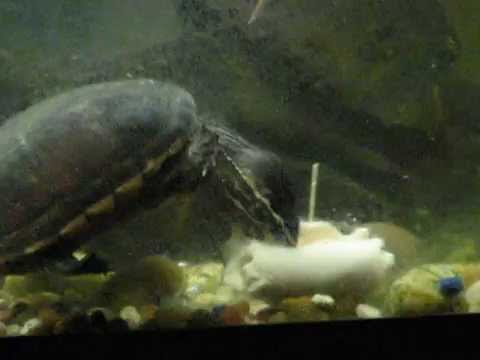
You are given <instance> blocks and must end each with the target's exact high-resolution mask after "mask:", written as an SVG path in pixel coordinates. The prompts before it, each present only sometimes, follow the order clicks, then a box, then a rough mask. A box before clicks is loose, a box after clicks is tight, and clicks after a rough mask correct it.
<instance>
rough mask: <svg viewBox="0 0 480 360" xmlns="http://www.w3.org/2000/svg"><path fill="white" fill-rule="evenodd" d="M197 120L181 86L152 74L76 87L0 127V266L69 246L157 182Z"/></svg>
mask: <svg viewBox="0 0 480 360" xmlns="http://www.w3.org/2000/svg"><path fill="white" fill-rule="evenodd" d="M199 127H200V124H199V122H198V121H197V117H196V105H195V102H194V99H193V98H192V96H191V95H190V94H189V93H188V92H187V91H185V90H184V89H182V88H180V87H178V86H176V85H174V84H170V83H164V82H159V81H154V80H149V79H140V80H127V81H118V82H108V83H100V84H94V85H88V86H84V87H81V88H77V89H74V90H71V91H69V92H66V93H63V94H60V95H58V96H55V97H53V98H50V99H47V100H44V101H42V102H40V103H38V104H36V105H33V106H32V107H30V108H28V109H27V110H26V111H24V112H22V113H19V114H18V115H16V116H14V117H12V118H10V119H9V120H7V122H6V123H4V124H3V126H2V127H0V194H2V196H1V197H0V217H1V219H2V222H0V271H3V272H21V271H22V270H27V269H30V266H31V264H30V262H31V260H32V259H33V258H35V261H37V260H39V259H40V258H46V256H44V255H46V254H55V255H56V256H58V255H60V254H61V253H62V251H60V250H59V249H65V251H67V252H68V251H71V250H72V249H75V248H76V247H77V246H78V245H79V241H84V240H85V239H86V238H88V237H86V236H85V234H86V233H90V232H91V228H94V227H95V226H96V224H97V223H101V222H104V220H105V218H108V217H109V216H111V214H113V213H115V214H118V213H119V212H120V213H121V212H122V211H123V210H122V209H126V208H127V205H128V203H129V201H130V200H131V198H135V197H136V196H137V195H138V193H139V192H141V191H142V189H144V188H146V187H147V185H148V186H150V187H151V185H152V184H155V183H156V182H158V178H156V177H158V176H159V173H160V169H162V171H164V168H165V167H167V168H168V164H169V161H170V159H171V158H173V157H175V156H180V155H179V154H181V153H182V152H184V151H185V149H186V148H187V147H188V142H189V140H190V139H191V137H192V134H193V133H195V132H196V131H197V130H198V128H199ZM170 167H171V166H170ZM161 176H162V177H164V176H165V173H162V175H161ZM147 195H148V194H147ZM147 198H148V196H147ZM100 220H102V221H100ZM79 239H80V240H79ZM43 253H45V254H43ZM38 254H41V255H42V257H39V256H37V255H38ZM37 265H40V264H37Z"/></svg>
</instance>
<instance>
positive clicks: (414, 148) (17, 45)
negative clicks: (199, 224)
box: [0, 0, 480, 313]
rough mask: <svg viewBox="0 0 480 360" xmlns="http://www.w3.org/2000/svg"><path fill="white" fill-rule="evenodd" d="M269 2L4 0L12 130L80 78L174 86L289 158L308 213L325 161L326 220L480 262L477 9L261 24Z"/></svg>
mask: <svg viewBox="0 0 480 360" xmlns="http://www.w3.org/2000/svg"><path fill="white" fill-rule="evenodd" d="M255 5H256V2H255V1H247V0H229V1H225V0H136V1H134V0H125V1H121V2H119V1H114V0H96V1H93V0H85V1H81V2H80V1H72V0H43V1H41V2H39V1H29V0H15V1H14V0H2V1H1V2H0V24H1V26H2V31H1V32H0V94H1V96H0V121H5V120H6V119H8V118H10V117H11V116H13V115H14V114H16V113H18V112H19V111H22V110H24V109H26V108H28V107H29V106H30V105H33V104H35V103H37V102H39V101H40V100H43V99H45V98H47V97H50V96H53V95H56V94H59V93H62V92H64V91H67V90H70V89H72V88H75V87H79V86H82V85H87V84H92V83H97V82H103V81H110V80H120V79H125V80H126V79H133V78H154V79H160V80H168V81H172V82H174V83H176V84H179V85H180V86H182V87H184V88H185V89H187V90H188V91H189V92H190V93H191V94H192V95H193V97H194V98H195V101H196V103H197V106H198V113H199V114H201V116H202V117H204V118H205V119H206V120H208V119H215V121H216V122H219V123H221V124H224V125H226V126H228V127H229V128H231V129H233V130H235V131H236V132H238V133H240V134H242V136H244V137H245V138H247V139H248V140H249V141H251V142H252V143H254V144H256V145H258V146H260V147H262V148H265V149H268V150H269V151H272V152H273V153H275V154H277V155H278V156H280V158H281V159H282V160H283V161H284V164H285V169H286V173H287V174H288V176H289V177H290V179H291V184H292V191H293V193H294V194H295V196H296V202H295V205H294V206H295V208H294V212H295V213H296V214H298V217H299V218H306V216H307V210H308V200H309V199H308V198H309V186H310V176H311V166H312V164H313V163H315V162H318V163H319V164H320V168H319V178H318V190H317V191H318V194H317V201H316V209H315V214H316V216H317V217H318V218H321V219H325V220H329V221H333V222H336V223H339V224H346V226H352V225H355V224H362V223H387V224H396V225H397V226H398V227H399V228H395V230H393V228H392V229H390V230H384V231H387V232H394V231H398V233H396V234H394V235H392V234H391V233H389V234H390V235H387V237H388V236H390V237H392V238H395V239H397V240H392V241H393V242H395V241H397V242H399V244H396V245H391V246H394V247H396V249H397V250H398V254H401V255H400V263H402V264H404V263H406V264H408V266H410V267H413V266H414V265H416V264H426V263H440V264H466V263H469V264H470V263H475V262H478V259H479V246H480V240H479V238H478V234H479V233H480V222H479V221H478V219H479V216H480V196H478V195H479V194H480V162H479V158H480V126H479V124H478V119H477V118H478V114H479V110H480V109H479V106H480V91H479V90H480V52H479V51H478V48H479V45H480V44H479V41H480V28H479V27H478V24H477V19H478V16H477V15H478V14H480V4H479V3H478V1H475V0H463V1H461V2H458V1H454V0H422V1H413V0H387V1H378V0H366V1H361V2H358V1H353V0H335V1H334V0H328V1H327V0H317V1H311V0H277V1H273V0H272V1H266V2H265V4H264V7H263V9H262V11H261V12H260V14H259V16H258V18H257V19H256V20H255V21H253V22H251V23H248V20H249V18H250V16H251V14H252V11H253V9H254V8H255ZM200 201H201V200H200ZM186 206H187V205H186ZM163 211H164V213H165V212H166V211H165V210H163ZM178 212H179V219H180V218H181V216H180V213H181V210H178ZM179 221H180V220H179ZM188 221H190V220H185V219H184V222H183V223H181V222H176V223H175V222H172V221H171V218H163V219H162V216H161V215H160V219H159V215H158V213H156V214H155V215H151V216H150V217H147V218H144V219H143V220H142V222H141V223H134V224H133V225H131V227H130V228H129V229H128V231H126V230H125V229H120V230H113V235H112V233H110V234H109V235H108V236H110V237H111V238H114V239H115V244H114V245H112V244H111V243H109V242H108V241H106V242H104V244H106V245H105V246H106V249H103V251H106V252H109V251H111V249H112V248H114V249H115V251H117V252H118V257H119V258H121V257H122V253H124V252H125V251H128V250H127V249H130V247H131V242H130V238H131V237H132V236H136V235H135V234H136V231H137V230H138V231H142V232H143V233H145V234H146V235H143V236H146V237H147V238H148V237H149V236H154V235H152V234H154V233H156V232H157V231H158V227H159V224H162V225H163V226H164V227H163V229H165V230H164V232H165V233H166V234H168V235H167V236H168V237H175V235H174V234H178V233H179V232H182V231H183V232H185V231H187V230H186V229H188V228H189V226H185V224H189V223H188ZM377 226H378V231H381V225H377ZM140 229H141V230H140ZM405 229H407V230H405ZM402 231H405V233H403V232H402ZM132 234H133V235H132ZM182 236H183V237H188V236H189V234H183V235H182ZM398 239H400V240H398ZM179 246H184V247H187V248H188V247H189V246H190V250H191V252H196V251H197V248H196V247H194V245H191V244H182V245H179ZM197 246H199V245H198V243H197ZM187 252H188V249H187ZM398 254H396V255H397V257H398ZM402 256H403V258H402ZM402 266H403V265H402ZM445 266H447V265H445ZM448 266H450V265H448ZM452 266H454V265H452ZM455 266H457V265H455ZM458 266H460V265H458ZM462 266H463V265H462ZM462 269H463V268H462ZM438 271H439V272H445V273H446V274H447V275H445V276H446V277H447V278H448V277H449V276H450V275H451V273H450V272H451V271H453V272H452V274H458V273H459V272H460V273H462V271H466V270H464V269H463V270H461V271H460V270H458V269H457V270H455V269H454V270H452V269H450V268H448V269H445V268H442V269H440V270H438ZM468 271H470V270H468ZM468 271H467V272H468ZM472 271H473V270H472ZM476 271H477V270H475V272H476ZM434 272H435V271H434ZM469 274H470V272H469ZM27 292H28V291H27ZM435 296H437V295H435ZM439 301H440V300H439ZM392 303H394V301H392ZM285 306H287V305H285ZM389 306H396V305H392V304H390V305H389ZM420 312H421V311H420ZM398 313H401V311H399V312H398Z"/></svg>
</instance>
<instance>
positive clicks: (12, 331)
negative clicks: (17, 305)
mask: <svg viewBox="0 0 480 360" xmlns="http://www.w3.org/2000/svg"><path fill="white" fill-rule="evenodd" d="M21 330H22V327H21V326H20V325H17V324H13V325H8V326H7V336H18V335H20V331H21Z"/></svg>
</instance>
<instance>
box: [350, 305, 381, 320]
mask: <svg viewBox="0 0 480 360" xmlns="http://www.w3.org/2000/svg"><path fill="white" fill-rule="evenodd" d="M355 312H356V314H357V316H358V317H359V318H360V319H377V318H381V317H382V312H381V311H380V310H379V309H377V308H375V307H373V306H370V305H367V304H359V305H357V308H356V309H355Z"/></svg>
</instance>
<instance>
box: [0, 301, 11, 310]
mask: <svg viewBox="0 0 480 360" xmlns="http://www.w3.org/2000/svg"><path fill="white" fill-rule="evenodd" d="M9 307H10V302H9V301H7V300H6V299H0V311H3V310H8V308H9Z"/></svg>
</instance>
